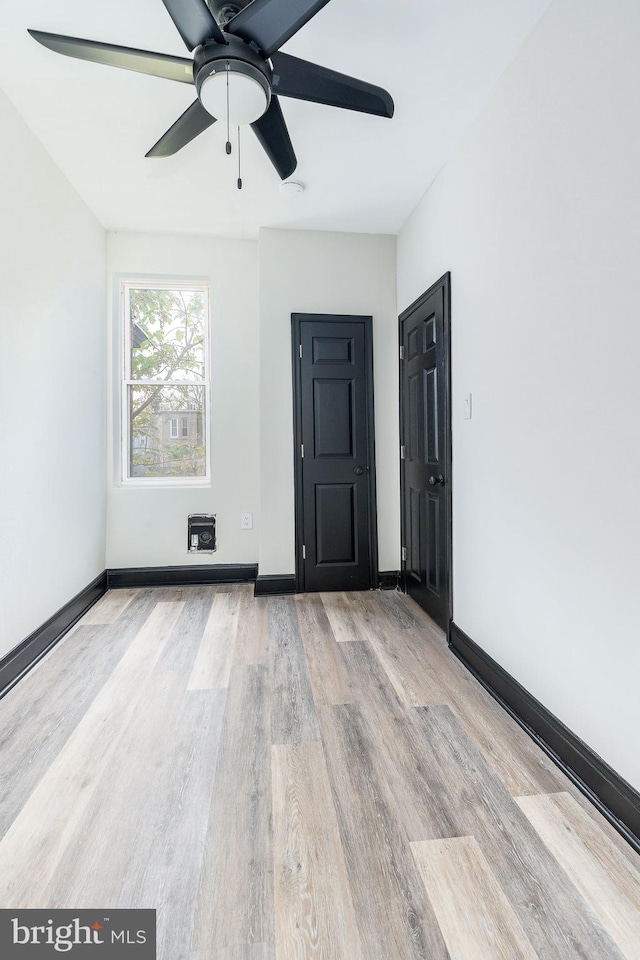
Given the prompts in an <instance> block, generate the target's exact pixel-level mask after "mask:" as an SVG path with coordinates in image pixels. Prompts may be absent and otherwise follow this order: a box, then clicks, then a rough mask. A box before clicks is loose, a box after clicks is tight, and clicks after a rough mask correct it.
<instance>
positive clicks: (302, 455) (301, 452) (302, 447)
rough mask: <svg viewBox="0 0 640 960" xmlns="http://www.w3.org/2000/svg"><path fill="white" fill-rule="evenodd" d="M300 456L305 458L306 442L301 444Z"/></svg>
mask: <svg viewBox="0 0 640 960" xmlns="http://www.w3.org/2000/svg"><path fill="white" fill-rule="evenodd" d="M300 456H301V458H302V459H303V460H304V443H301V444H300Z"/></svg>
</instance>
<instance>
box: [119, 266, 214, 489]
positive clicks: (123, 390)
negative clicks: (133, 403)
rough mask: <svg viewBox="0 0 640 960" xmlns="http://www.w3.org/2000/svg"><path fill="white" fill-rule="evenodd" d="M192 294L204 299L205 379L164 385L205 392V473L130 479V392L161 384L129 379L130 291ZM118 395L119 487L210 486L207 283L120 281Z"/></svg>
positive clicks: (155, 279)
mask: <svg viewBox="0 0 640 960" xmlns="http://www.w3.org/2000/svg"><path fill="white" fill-rule="evenodd" d="M140 289H143V290H191V291H201V292H202V293H203V294H204V296H205V298H206V310H205V318H204V343H203V347H204V378H203V379H202V380H188V381H187V380H183V381H181V380H168V381H166V383H167V384H178V385H180V384H181V383H184V384H185V385H189V386H201V387H202V388H203V390H204V428H203V436H204V441H205V473H204V474H203V475H202V476H200V477H132V476H129V469H130V462H129V451H130V445H131V422H130V411H129V390H130V387H135V386H139V385H142V386H148V385H150V386H154V385H156V384H159V383H163V382H164V381H157V380H133V379H132V378H131V368H130V365H131V350H132V343H131V339H132V337H131V334H132V325H131V322H130V317H131V310H130V291H131V290H140ZM118 324H119V342H120V364H119V387H120V389H119V392H120V417H119V420H120V468H119V483H120V485H122V486H127V487H129V486H132V487H134V486H135V487H145V488H147V489H148V488H151V487H205V486H210V485H211V355H210V342H211V284H210V282H209V281H208V280H202V279H195V278H192V277H168V276H163V277H153V276H148V275H147V276H142V277H140V276H136V277H130V276H127V277H122V276H121V277H120V296H119V315H118ZM180 418H181V414H180V415H179V416H178V418H177V419H178V437H177V438H172V439H180V427H181V423H180Z"/></svg>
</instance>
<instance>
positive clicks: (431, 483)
mask: <svg viewBox="0 0 640 960" xmlns="http://www.w3.org/2000/svg"><path fill="white" fill-rule="evenodd" d="M437 483H439V484H440V486H441V487H444V477H443V476H442V474H441V473H439V474H438V476H437V477H433V476H431V477H429V486H430V487H435V485H436V484H437Z"/></svg>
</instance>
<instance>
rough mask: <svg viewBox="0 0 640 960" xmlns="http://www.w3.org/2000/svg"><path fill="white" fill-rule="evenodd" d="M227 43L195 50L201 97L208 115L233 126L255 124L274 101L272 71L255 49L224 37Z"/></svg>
mask: <svg viewBox="0 0 640 960" xmlns="http://www.w3.org/2000/svg"><path fill="white" fill-rule="evenodd" d="M225 39H226V40H227V41H228V43H226V44H221V43H205V44H203V45H202V46H201V47H198V48H197V49H196V50H195V51H194V77H195V84H196V91H197V93H198V97H199V98H200V101H201V103H202V105H203V107H204V108H205V110H207V111H208V113H210V114H211V116H213V117H215V118H216V120H224V119H226V117H227V111H228V113H229V119H230V122H231V123H232V124H233V125H236V124H244V123H254V122H255V121H256V120H258V119H259V118H260V117H261V116H262V115H263V114H264V113H266V111H267V109H268V107H269V104H270V102H271V80H272V73H271V68H270V67H269V65H268V64H267V62H266V61H265V60H264V59H263V58H262V57H261V56H260V54H259V53H258V52H257V51H256V50H254V49H253V47H252V46H250V45H249V44H247V43H245V42H244V41H243V40H240V39H239V38H237V37H232V36H231V35H229V34H226V35H225Z"/></svg>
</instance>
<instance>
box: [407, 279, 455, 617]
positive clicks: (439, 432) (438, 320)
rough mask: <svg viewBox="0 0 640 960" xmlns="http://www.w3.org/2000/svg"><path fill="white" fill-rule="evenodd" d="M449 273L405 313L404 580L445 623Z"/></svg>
mask: <svg viewBox="0 0 640 960" xmlns="http://www.w3.org/2000/svg"><path fill="white" fill-rule="evenodd" d="M449 331H450V317H449V275H448V274H447V275H446V276H445V277H443V278H442V279H441V280H439V281H438V283H436V284H435V285H434V286H433V287H431V288H430V289H429V290H428V291H427V292H426V293H425V294H424V295H423V296H422V297H420V298H419V299H418V300H416V302H415V303H414V304H412V306H411V307H409V308H408V310H405V312H404V313H403V314H402V316H401V317H400V344H401V348H402V359H401V361H400V388H401V399H400V432H401V438H402V441H401V442H402V445H403V453H404V458H403V459H402V461H401V488H402V492H401V498H402V543H403V546H404V557H405V559H404V560H403V582H404V586H405V589H406V591H407V592H408V593H409V594H410V595H411V596H412V597H413V598H414V599H415V600H416V601H417V602H418V603H419V604H420V605H421V606H422V607H424V609H425V610H426V611H427V612H428V613H429V615H430V616H432V617H433V619H434V620H435V621H436V622H437V623H439V624H440V626H442V627H443V628H445V629H446V627H447V626H448V623H449V620H450V618H451V588H450V582H451V570H450V566H451V560H450V557H451V443H450V432H451V431H450V388H449V381H450V370H449V357H450V346H449V339H450V333H449Z"/></svg>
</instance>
